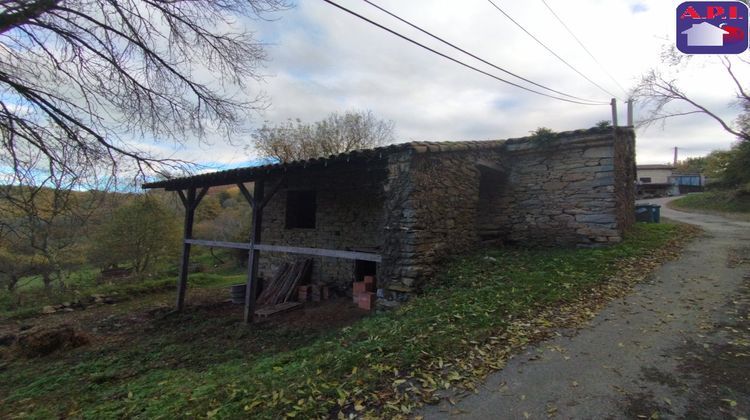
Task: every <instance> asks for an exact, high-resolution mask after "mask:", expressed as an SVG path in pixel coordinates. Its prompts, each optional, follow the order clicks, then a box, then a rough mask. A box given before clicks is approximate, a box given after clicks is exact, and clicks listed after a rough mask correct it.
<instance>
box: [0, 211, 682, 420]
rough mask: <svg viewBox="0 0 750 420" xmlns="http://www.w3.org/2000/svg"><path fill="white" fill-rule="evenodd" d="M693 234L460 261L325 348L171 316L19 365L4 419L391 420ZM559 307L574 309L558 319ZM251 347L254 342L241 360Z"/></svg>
mask: <svg viewBox="0 0 750 420" xmlns="http://www.w3.org/2000/svg"><path fill="white" fill-rule="evenodd" d="M685 229H686V228H685V227H681V226H677V225H638V226H637V227H636V229H635V230H634V232H633V233H632V234H631V235H629V236H628V238H627V239H626V241H625V242H623V243H622V244H619V245H617V246H614V247H611V248H607V249H577V250H576V249H566V250H523V249H499V250H490V251H484V252H480V253H477V254H475V255H471V256H467V257H463V258H460V259H456V260H454V261H450V262H448V263H446V265H445V267H446V269H445V270H444V271H443V274H442V275H441V276H440V277H439V278H438V279H436V282H435V284H436V287H434V288H433V289H431V290H429V291H427V292H426V293H425V294H424V295H423V296H421V297H419V298H417V299H414V300H413V301H412V302H411V303H409V304H408V305H405V306H404V307H402V308H401V309H399V310H397V311H394V312H390V313H385V314H379V315H374V316H371V317H368V318H366V319H364V320H362V321H360V322H358V323H357V324H355V325H354V326H352V327H347V328H344V329H341V330H338V331H331V332H329V333H326V334H324V335H322V336H317V337H313V336H309V335H305V333H304V332H302V333H299V332H294V333H292V332H290V331H287V330H284V329H281V330H277V329H269V328H264V327H262V326H260V327H258V326H254V327H253V329H251V330H247V329H244V328H242V327H240V326H238V325H237V324H236V323H234V322H226V321H224V322H221V320H216V319H211V320H207V319H204V318H202V317H198V316H193V315H191V314H190V313H185V314H182V315H179V316H175V317H170V318H166V319H165V320H163V321H159V322H157V323H156V324H155V325H154V326H153V328H155V329H156V330H157V332H158V334H145V333H144V339H143V340H140V341H136V342H132V343H131V344H130V345H129V346H127V347H125V348H122V347H116V346H115V347H113V348H107V347H104V348H97V349H87V348H82V349H79V350H77V351H73V352H70V353H69V354H67V355H65V356H63V357H59V356H54V355H53V356H51V357H48V358H45V359H41V360H32V361H23V360H15V361H11V362H10V363H9V364H8V365H7V367H6V368H5V369H3V370H4V371H3V373H2V375H3V381H0V417H3V416H8V415H11V414H19V413H22V412H23V413H26V414H27V415H28V414H30V415H32V417H39V418H43V417H55V416H58V415H64V414H72V415H77V416H82V417H122V416H138V417H143V418H151V417H159V416H162V417H167V418H171V417H174V416H186V417H194V416H200V417H212V416H218V417H237V416H243V415H251V416H253V417H258V418H277V417H279V416H282V415H288V416H302V417H305V418H307V417H312V416H328V415H336V414H338V413H351V412H355V411H356V412H364V411H368V410H374V411H372V413H371V414H375V415H379V416H384V417H393V416H394V415H399V414H403V413H407V412H409V411H410V410H412V409H413V408H414V407H415V406H417V405H419V404H421V403H422V402H430V401H434V399H435V398H436V397H435V391H436V389H439V388H444V387H446V386H450V385H452V386H457V385H458V386H465V387H471V386H472V384H473V381H474V380H475V379H477V378H481V377H482V376H483V375H484V374H486V373H487V372H488V371H490V370H492V369H497V368H500V367H501V366H502V365H503V362H504V360H505V359H506V358H507V357H508V355H509V354H510V353H512V352H514V351H517V350H518V348H519V347H520V346H523V345H525V344H526V343H528V342H529V341H530V340H534V339H535V338H540V337H541V336H543V335H544V334H545V332H544V331H545V329H547V330H549V329H550V328H551V327H554V326H556V324H555V322H557V321H558V320H559V319H571V318H576V319H577V317H580V316H583V317H584V318H585V317H587V316H590V315H591V314H592V309H591V308H592V306H591V301H592V300H593V301H597V300H598V301H602V300H606V298H607V296H609V297H611V296H614V295H617V294H618V293H621V288H626V287H627V285H628V284H630V283H629V281H622V278H623V277H625V278H628V277H634V278H638V277H639V273H643V272H644V270H645V269H648V268H650V267H653V266H655V265H656V264H657V263H658V261H659V260H660V259H661V258H662V257H663V256H664V255H662V254H663V252H662V251H663V250H664V249H666V248H673V246H672V243H673V242H674V241H675V238H678V237H681V238H685V237H686V235H685ZM660 250H662V251H660ZM660 253H661V254H660ZM660 255H661V256H660ZM613 273H616V277H617V280H616V281H614V280H609V279H610V276H611V275H612V274H613ZM626 280H627V279H626ZM618 290H619V291H618ZM557 307H564V308H567V309H563V310H561V311H559V312H557V313H552V312H550V308H557ZM593 308H594V309H595V305H594V307H593ZM188 331H189V332H190V334H188ZM250 336H252V337H253V339H254V340H255V342H256V343H258V344H257V345H256V346H255V347H254V348H253V349H247V348H243V345H244V344H245V343H246V342H248V337H250Z"/></svg>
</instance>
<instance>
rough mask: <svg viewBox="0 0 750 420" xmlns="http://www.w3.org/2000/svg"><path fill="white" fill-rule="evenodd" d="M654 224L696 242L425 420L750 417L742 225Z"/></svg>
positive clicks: (749, 268) (701, 218) (687, 217)
mask: <svg viewBox="0 0 750 420" xmlns="http://www.w3.org/2000/svg"><path fill="white" fill-rule="evenodd" d="M666 201H669V199H658V200H650V202H652V203H656V204H662V208H661V210H662V212H661V213H662V217H668V218H670V219H673V220H678V221H682V222H686V223H691V224H695V225H699V226H701V227H702V228H703V229H704V230H705V235H704V236H702V237H700V238H698V239H697V240H696V241H694V242H693V243H692V244H690V245H688V246H687V247H686V248H685V250H684V252H683V254H682V256H681V257H680V258H679V259H678V260H676V261H673V262H669V263H667V264H665V265H664V266H662V267H661V268H659V269H658V270H657V271H656V272H654V274H653V275H652V276H651V278H650V280H649V281H648V282H646V283H643V284H641V285H640V286H638V287H636V288H635V290H634V291H633V293H632V294H631V295H629V296H627V297H625V298H623V299H619V300H617V301H614V302H612V303H610V304H609V305H608V306H607V307H606V308H605V309H604V310H603V311H602V312H601V313H600V314H599V315H598V316H597V317H596V318H595V319H594V320H593V321H592V322H591V324H590V325H589V326H587V327H585V328H583V329H580V330H578V331H577V332H570V333H568V334H567V335H566V334H565V333H563V334H562V335H560V336H559V337H557V338H555V339H552V340H549V341H546V342H543V343H541V344H539V345H537V346H534V347H531V348H528V349H527V351H526V352H524V353H522V354H520V355H518V356H516V357H514V358H512V359H511V360H510V361H509V363H508V365H507V366H506V368H505V369H503V370H502V371H500V372H498V373H495V374H493V375H491V376H490V377H489V378H488V379H487V381H486V383H485V384H484V385H483V386H482V387H480V388H479V391H478V393H477V394H472V395H470V396H468V397H466V398H464V399H463V400H461V401H460V402H458V403H457V404H456V405H448V404H447V403H445V404H442V405H438V406H431V407H427V408H426V409H425V410H424V411H423V412H422V413H421V414H422V415H424V417H425V418H427V419H432V418H446V417H457V418H469V419H474V418H476V419H500V418H513V419H519V418H520V419H523V418H536V419H539V418H550V417H554V418H576V419H580V418H591V419H601V418H712V419H714V418H727V419H736V418H739V419H741V418H748V417H750V416H749V415H748V413H750V315H749V313H750V222H742V221H734V220H728V219H725V218H723V217H720V216H713V215H702V214H696V213H683V212H677V211H674V210H670V209H668V208H666V207H665V206H664V203H665V202H666Z"/></svg>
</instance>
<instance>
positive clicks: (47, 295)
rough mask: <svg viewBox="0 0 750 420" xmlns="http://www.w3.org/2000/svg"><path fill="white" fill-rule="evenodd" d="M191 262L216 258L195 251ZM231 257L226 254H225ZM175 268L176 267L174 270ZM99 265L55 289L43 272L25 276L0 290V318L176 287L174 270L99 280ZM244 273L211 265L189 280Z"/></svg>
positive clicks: (229, 280)
mask: <svg viewBox="0 0 750 420" xmlns="http://www.w3.org/2000/svg"><path fill="white" fill-rule="evenodd" d="M196 254H198V255H195V256H193V257H192V258H191V262H192V263H194V264H198V265H200V266H201V267H211V265H212V264H213V261H212V259H211V257H210V255H209V254H208V253H205V252H204V253H196ZM224 258H225V259H228V257H227V256H224ZM173 271H174V270H173ZM98 276H99V270H98V269H92V268H82V269H80V270H77V271H75V272H72V273H69V274H68V276H67V277H66V279H65V288H64V289H61V288H60V287H59V285H58V284H57V283H55V284H53V290H50V291H45V290H44V287H43V283H42V279H41V276H33V277H27V278H25V279H22V280H21V281H20V282H19V287H18V290H16V291H15V292H13V293H12V294H11V293H9V292H7V291H6V290H0V319H3V318H16V319H22V318H28V317H31V316H36V315H38V314H39V313H40V312H41V310H42V308H43V307H44V306H47V305H59V304H61V303H63V302H73V301H75V300H76V299H84V300H85V298H86V297H88V296H91V295H93V294H103V295H112V294H113V293H116V294H117V300H118V301H123V300H128V299H132V298H134V297H137V296H141V295H144V294H148V293H154V292H159V291H165V290H172V289H174V287H175V281H176V280H175V277H176V274H175V273H169V274H165V270H162V274H161V275H158V276H156V277H154V278H148V279H145V280H140V281H135V280H133V279H127V278H125V279H112V280H108V281H103V282H99V281H97V277H98ZM244 281H245V274H244V271H243V270H242V269H241V268H234V267H229V268H220V269H212V270H211V272H205V273H195V274H191V275H190V278H189V283H190V285H191V286H198V287H220V286H226V285H230V284H236V283H243V282H244Z"/></svg>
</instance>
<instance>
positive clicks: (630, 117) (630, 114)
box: [628, 98, 633, 127]
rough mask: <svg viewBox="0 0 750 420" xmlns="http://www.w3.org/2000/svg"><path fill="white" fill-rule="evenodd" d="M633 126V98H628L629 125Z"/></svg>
mask: <svg viewBox="0 0 750 420" xmlns="http://www.w3.org/2000/svg"><path fill="white" fill-rule="evenodd" d="M632 126H633V99H632V98H631V99H628V127H632Z"/></svg>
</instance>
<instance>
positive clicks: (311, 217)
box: [286, 191, 316, 229]
mask: <svg viewBox="0 0 750 420" xmlns="http://www.w3.org/2000/svg"><path fill="white" fill-rule="evenodd" d="M315 208H316V205H315V191H287V193H286V228H287V229H295V228H297V229H315Z"/></svg>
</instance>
